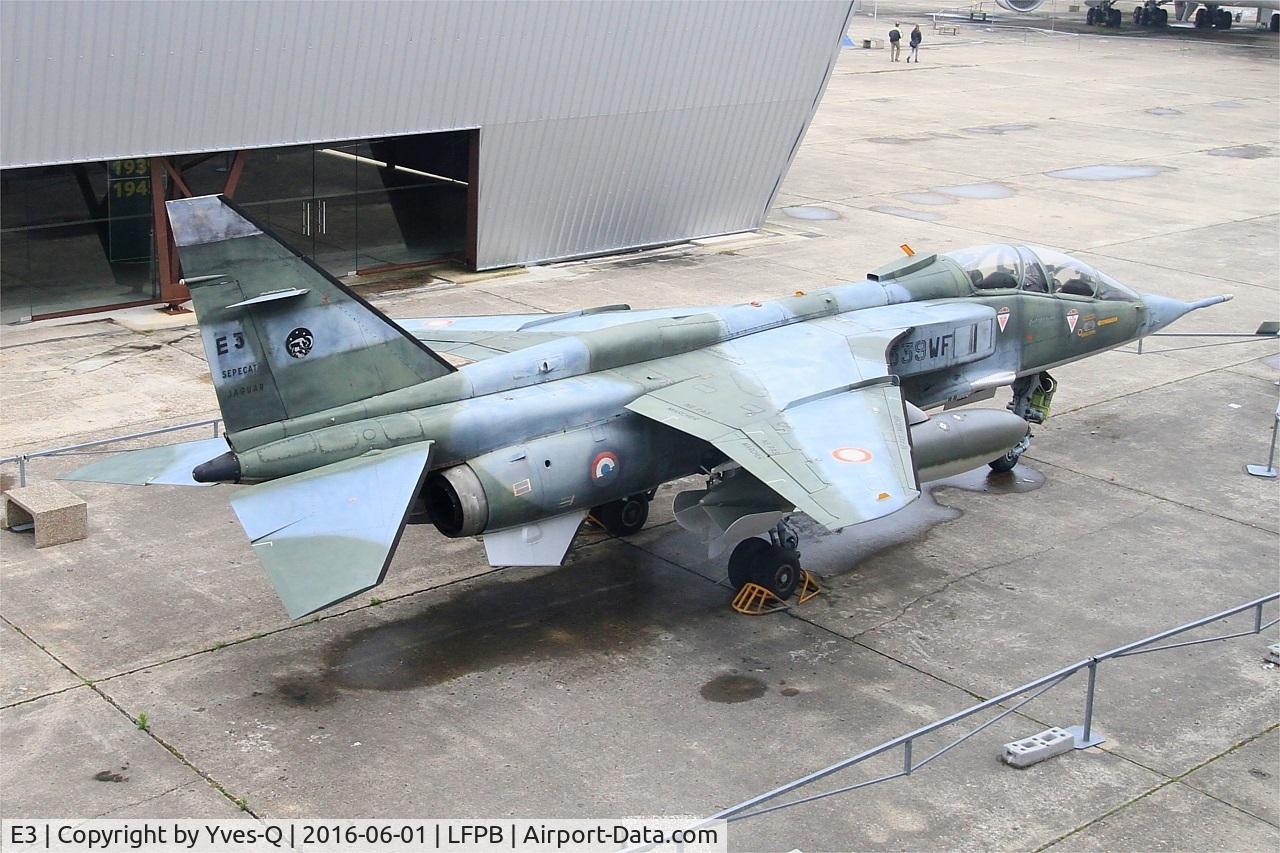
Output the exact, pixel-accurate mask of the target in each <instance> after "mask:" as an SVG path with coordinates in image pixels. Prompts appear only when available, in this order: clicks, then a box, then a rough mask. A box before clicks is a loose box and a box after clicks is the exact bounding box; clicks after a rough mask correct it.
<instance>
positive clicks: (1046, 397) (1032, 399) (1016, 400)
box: [987, 371, 1058, 473]
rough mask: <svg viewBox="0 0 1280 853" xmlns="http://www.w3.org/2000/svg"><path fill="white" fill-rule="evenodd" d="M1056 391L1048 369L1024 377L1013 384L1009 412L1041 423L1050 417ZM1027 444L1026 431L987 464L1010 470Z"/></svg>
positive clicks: (1028, 436)
mask: <svg viewBox="0 0 1280 853" xmlns="http://www.w3.org/2000/svg"><path fill="white" fill-rule="evenodd" d="M1057 390H1058V380H1056V379H1054V378H1053V377H1052V376H1050V375H1049V372H1048V371H1045V372H1043V373H1037V374H1034V375H1032V376H1024V377H1022V378H1021V379H1019V380H1018V381H1016V382H1014V383H1013V400H1012V401H1010V403H1009V411H1011V412H1013V413H1014V414H1015V415H1017V416H1018V417H1020V418H1022V419H1023V420H1024V421H1026V422H1027V423H1029V424H1042V423H1044V422H1045V421H1046V420H1047V419H1048V418H1049V409H1050V408H1051V407H1052V406H1053V395H1054V392H1056V391H1057ZM1030 446H1031V433H1030V432H1028V433H1027V434H1026V436H1024V437H1023V439H1022V441H1020V442H1018V444H1017V445H1016V446H1015V447H1013V449H1011V450H1010V451H1009V452H1008V453H1006V454H1005V455H1004V456H1001V457H1000V458H999V459H992V460H991V461H990V462H988V463H987V464H988V465H990V466H991V470H992V471H999V472H1001V473H1003V472H1007V471H1012V470H1013V469H1014V467H1015V466H1016V465H1017V464H1018V460H1020V459H1021V458H1022V454H1023V453H1025V452H1026V451H1027V448H1028V447H1030Z"/></svg>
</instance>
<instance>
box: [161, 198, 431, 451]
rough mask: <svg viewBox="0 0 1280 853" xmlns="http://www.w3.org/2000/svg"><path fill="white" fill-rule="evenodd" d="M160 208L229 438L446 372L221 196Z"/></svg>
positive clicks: (406, 335) (412, 340)
mask: <svg viewBox="0 0 1280 853" xmlns="http://www.w3.org/2000/svg"><path fill="white" fill-rule="evenodd" d="M165 204H166V207H167V208H168V212H169V221H170V223H171V224H172V226H173V234H174V240H175V242H176V243H177V246H178V252H179V255H180V257H181V259H182V268H183V274H184V276H185V280H186V284H187V287H188V289H189V290H190V291H191V299H192V302H193V304H194V305H195V310H196V316H197V318H198V319H199V321H200V334H201V337H202V339H203V342H204V350H205V356H206V358H207V359H208V361H209V370H210V373H211V374H212V375H213V385H214V390H215V391H216V392H217V394H218V405H219V407H220V408H221V409H222V417H223V420H224V422H225V423H226V428H227V431H228V432H237V431H239V430H243V429H248V428H250V427H255V426H260V425H262V424H266V423H273V422H275V421H281V420H286V419H289V418H296V417H299V416H301V415H307V414H311V413H313V412H318V411H323V410H325V409H330V408H333V407H335V406H341V405H345V404H347V403H352V402H355V401H357V400H363V399H366V398H368V397H373V396H376V395H378V394H384V393H387V392H389V391H397V390H399V389H401V388H407V387H409V386H410V385H416V384H418V383H420V382H426V381H428V380H431V379H435V378H437V377H440V376H444V375H445V374H447V373H451V372H453V370H454V368H453V367H452V366H451V365H450V364H449V363H448V362H446V361H444V360H443V359H442V358H440V357H439V356H438V355H436V354H435V353H434V352H432V351H431V350H430V349H428V348H427V347H426V346H424V345H423V344H421V343H420V342H418V341H417V340H416V339H415V338H414V337H413V336H412V335H410V334H409V333H408V332H406V331H405V330H403V329H402V328H400V327H399V326H397V325H396V324H395V323H393V322H392V321H391V320H390V319H388V318H387V317H386V316H385V315H384V314H382V312H380V311H378V309H376V308H374V307H373V306H372V305H370V304H369V303H367V302H365V301H364V300H363V299H361V298H360V297H359V296H358V295H356V294H355V293H354V292H353V291H352V290H350V289H349V288H347V287H345V286H344V285H342V284H341V283H340V282H339V281H337V280H336V279H334V278H333V276H331V275H329V274H328V273H326V272H325V271H324V270H322V269H320V268H319V267H317V266H315V265H314V264H312V263H311V262H310V261H308V260H307V259H306V258H304V257H302V256H301V255H299V254H298V253H297V252H295V251H294V250H293V249H291V248H289V247H288V246H286V245H284V244H283V243H282V242H280V241H279V240H278V239H276V238H275V237H274V236H272V235H271V234H270V233H269V232H267V231H266V229H264V228H263V227H262V226H261V224H259V223H257V222H255V221H254V220H253V218H252V217H250V216H249V215H248V214H247V213H245V212H244V210H242V209H241V208H239V207H237V206H236V205H235V204H233V203H231V202H229V201H227V200H226V199H224V198H223V197H222V196H199V197H196V198H184V199H176V200H174V201H169V202H166V203H165Z"/></svg>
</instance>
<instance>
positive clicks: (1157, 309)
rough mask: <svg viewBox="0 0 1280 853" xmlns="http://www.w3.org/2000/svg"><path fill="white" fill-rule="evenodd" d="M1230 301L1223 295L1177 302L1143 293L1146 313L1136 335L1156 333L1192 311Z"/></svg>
mask: <svg viewBox="0 0 1280 853" xmlns="http://www.w3.org/2000/svg"><path fill="white" fill-rule="evenodd" d="M1230 299H1231V296H1230V295H1229V294H1225V295H1223V296H1209V297H1206V298H1205V299H1198V300H1196V301H1195V302H1179V301H1178V300H1177V299H1170V298H1169V297H1167V296H1159V295H1157V294H1155V293H1144V294H1142V304H1143V306H1144V307H1145V308H1146V311H1145V317H1144V319H1143V321H1142V327H1141V328H1140V329H1139V330H1138V334H1139V335H1140V336H1141V335H1149V334H1151V333H1152V332H1158V331H1160V330H1161V329H1163V328H1164V327H1165V326H1167V325H1169V324H1170V323H1172V322H1173V321H1174V320H1176V319H1178V318H1179V317H1181V316H1182V315H1183V314H1186V313H1188V312H1191V311H1194V310H1196V309H1197V308H1207V307H1209V306H1210V305H1217V304H1218V303H1220V302H1228V301H1230Z"/></svg>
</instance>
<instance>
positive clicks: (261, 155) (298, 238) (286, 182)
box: [235, 145, 317, 257]
mask: <svg viewBox="0 0 1280 853" xmlns="http://www.w3.org/2000/svg"><path fill="white" fill-rule="evenodd" d="M314 156H315V155H314V153H313V152H312V149H311V146H310V145H293V146H289V147H287V148H263V149H260V150H258V151H254V152H252V153H251V154H250V155H249V156H248V158H247V159H246V160H245V165H244V174H243V176H242V177H241V178H240V186H239V188H238V189H237V191H236V196H235V200H236V203H237V204H240V205H241V206H242V207H244V208H245V209H246V210H248V211H249V213H250V215H252V216H253V217H254V218H255V219H257V220H259V221H261V222H262V223H263V224H264V225H266V226H267V227H268V228H269V229H271V232H272V233H273V234H275V235H276V236H277V237H278V238H280V240H281V241H283V242H284V243H285V244H286V245H288V246H289V247H290V248H292V249H293V250H294V251H296V252H300V253H302V254H303V255H306V256H307V257H311V255H312V254H313V253H314V252H315V220H316V215H317V211H316V204H315V199H314V196H315V174H314V173H315V164H314V162H313V161H314Z"/></svg>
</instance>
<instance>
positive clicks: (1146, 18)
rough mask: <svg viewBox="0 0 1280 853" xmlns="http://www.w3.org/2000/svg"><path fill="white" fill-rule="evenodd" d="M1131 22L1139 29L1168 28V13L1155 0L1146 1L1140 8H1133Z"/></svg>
mask: <svg viewBox="0 0 1280 853" xmlns="http://www.w3.org/2000/svg"><path fill="white" fill-rule="evenodd" d="M1133 22H1134V23H1135V24H1137V25H1138V26H1140V27H1167V26H1169V12H1168V10H1167V9H1165V8H1164V7H1163V6H1161V5H1160V4H1158V3H1157V2H1156V0H1146V2H1145V3H1143V4H1142V5H1141V6H1134V7H1133Z"/></svg>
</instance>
